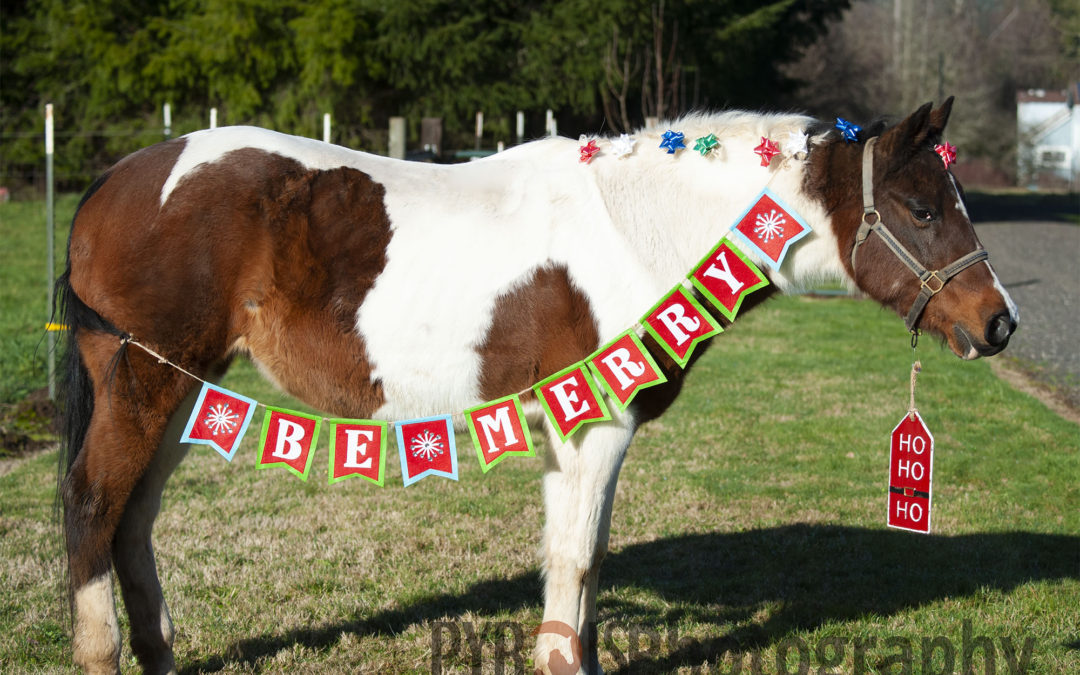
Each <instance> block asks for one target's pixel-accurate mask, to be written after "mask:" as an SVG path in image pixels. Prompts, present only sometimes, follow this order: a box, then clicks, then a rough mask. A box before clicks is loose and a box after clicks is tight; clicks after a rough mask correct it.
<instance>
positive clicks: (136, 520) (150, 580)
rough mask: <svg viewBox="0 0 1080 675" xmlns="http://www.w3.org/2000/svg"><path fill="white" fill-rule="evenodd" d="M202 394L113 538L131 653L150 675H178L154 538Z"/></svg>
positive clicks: (179, 420)
mask: <svg viewBox="0 0 1080 675" xmlns="http://www.w3.org/2000/svg"><path fill="white" fill-rule="evenodd" d="M197 394H198V392H197V391H196V390H192V392H191V393H190V394H188V396H187V398H186V399H185V400H184V403H183V404H181V406H180V408H179V409H177V411H176V412H175V413H173V416H172V419H171V421H170V422H169V425H168V427H166V429H165V435H164V437H163V438H162V440H161V443H160V444H159V446H158V449H157V452H156V453H154V458H153V460H151V462H150V466H149V467H148V468H147V469H146V472H145V473H144V474H143V477H142V478H141V479H140V480H139V482H138V483H137V484H136V485H135V489H134V490H133V491H132V493H131V497H130V498H128V501H127V506H126V507H125V508H124V516H123V518H122V519H121V520H120V525H119V527H118V528H117V530H116V537H115V538H114V539H113V555H112V557H113V564H114V565H115V566H116V577H117V580H118V581H119V582H120V592H121V595H122V596H123V598H124V608H125V609H126V610H127V614H128V619H129V621H130V623H131V651H132V652H134V653H135V656H136V657H137V658H138V659H139V663H140V664H141V665H142V668H143V672H146V673H172V672H176V664H175V662H174V660H173V653H172V646H173V637H174V633H173V624H172V618H171V617H170V616H169V607H168V605H167V604H166V603H165V597H164V596H163V595H162V592H161V582H160V581H159V580H158V573H157V563H156V561H155V559H154V548H153V544H152V542H151V540H150V534H151V531H152V529H153V527H154V520H155V519H156V518H157V515H158V511H160V509H161V493H162V490H164V489H165V482H166V481H167V480H168V479H169V476H170V475H172V472H173V470H174V469H176V467H177V465H178V464H179V463H180V462H181V460H183V459H184V456H185V455H186V454H187V446H186V445H184V444H182V443H180V436H181V434H182V433H183V429H184V425H185V423H186V422H187V419H188V416H189V415H190V414H191V410H192V408H193V407H194V405H195V400H196V399H197V398H198V395H197Z"/></svg>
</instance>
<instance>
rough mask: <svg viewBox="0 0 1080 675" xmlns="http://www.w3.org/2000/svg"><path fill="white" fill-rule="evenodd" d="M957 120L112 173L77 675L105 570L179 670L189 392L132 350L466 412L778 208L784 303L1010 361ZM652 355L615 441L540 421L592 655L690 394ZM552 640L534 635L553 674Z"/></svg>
mask: <svg viewBox="0 0 1080 675" xmlns="http://www.w3.org/2000/svg"><path fill="white" fill-rule="evenodd" d="M950 108H951V99H950V100H948V101H946V102H945V104H944V105H942V106H941V107H940V108H938V109H933V108H932V106H931V105H930V104H926V105H925V106H923V107H921V108H919V109H918V110H917V111H916V112H914V113H913V114H911V115H910V116H909V117H907V118H906V119H904V120H903V121H902V122H900V123H899V124H896V125H895V126H892V127H888V126H886V125H885V124H883V123H882V124H877V125H875V127H874V128H872V129H868V130H866V131H863V132H862V133H861V134H860V135H859V136H858V137H857V139H855V140H853V141H851V140H847V139H844V138H842V136H841V134H839V133H838V132H837V131H836V130H832V129H831V128H830V127H829V126H828V125H826V124H823V123H820V122H818V121H815V120H813V119H810V118H807V117H803V116H796V115H773V114H751V113H744V112H727V113H721V114H702V115H694V116H690V117H687V118H683V119H681V120H678V121H676V122H674V123H672V125H671V127H672V128H675V129H679V130H682V131H684V132H685V133H686V137H687V138H694V137H696V136H704V135H706V134H709V133H712V134H715V135H716V136H717V137H718V139H719V142H720V145H719V148H718V149H716V151H715V152H713V153H711V154H710V155H709V156H703V155H698V154H696V153H694V152H693V151H691V150H683V151H682V152H681V153H680V154H678V155H675V156H672V155H670V154H668V153H665V152H663V151H661V150H658V149H657V147H656V146H657V141H658V140H659V139H660V133H659V130H648V129H647V130H643V131H640V132H638V133H637V135H636V139H637V145H636V147H635V148H634V149H633V151H632V153H631V154H630V155H629V156H625V157H617V156H616V155H615V154H614V153H605V152H601V153H600V154H599V155H598V156H596V157H595V158H594V159H593V160H592V161H591V162H587V163H586V162H582V161H579V153H578V144H577V143H575V142H574V141H572V140H569V139H565V138H547V139H543V140H538V141H535V142H531V143H527V144H524V145H522V146H519V147H516V148H514V149H512V150H509V151H507V152H504V153H501V154H499V155H496V156H493V157H491V158H488V159H484V160H482V161H478V162H474V163H470V164H464V165H457V166H437V165H429V164H419V163H409V162H401V161H395V160H392V159H387V158H384V157H378V156H373V155H368V154H364V153H360V152H355V151H352V150H348V149H345V148H342V147H339V146H334V145H329V144H324V143H319V142H316V141H312V140H308V139H304V138H296V137H291V136H285V135H282V134H278V133H274V132H270V131H266V130H261V129H254V128H244V127H238V128H220V129H214V130H208V131H200V132H196V133H193V134H191V135H188V136H185V137H182V138H178V139H175V140H170V141H166V142H164V143H160V144H158V145H155V146H152V147H149V148H146V149H143V150H140V151H138V152H136V153H134V154H132V155H130V156H128V157H127V158H125V159H123V160H121V161H120V162H119V163H118V164H116V165H115V166H114V167H112V168H111V169H110V170H109V171H108V172H107V173H105V175H103V176H102V177H101V178H100V179H98V180H97V181H96V182H95V183H94V184H93V186H92V187H91V188H90V190H89V191H88V192H87V194H86V196H85V197H84V198H83V201H82V203H81V204H80V206H79V209H78V212H77V215H76V216H75V220H74V223H73V226H72V230H71V238H70V242H69V245H68V267H67V270H66V272H65V273H64V274H63V275H62V277H61V278H60V279H59V281H58V282H57V283H58V287H59V291H60V293H61V295H62V298H63V302H64V312H65V320H66V322H67V323H68V325H69V327H70V331H69V333H68V335H69V345H68V347H69V348H68V351H67V358H68V363H67V373H68V382H67V386H66V401H67V405H66V408H67V410H66V412H67V428H66V435H65V452H64V453H62V457H61V483H60V486H59V489H60V491H61V495H62V501H63V507H64V529H65V534H66V545H67V555H68V569H69V579H70V592H71V601H72V606H73V621H74V640H73V644H74V660H75V662H76V663H77V664H79V665H80V666H82V667H83V668H84V669H85V670H86V671H87V672H92V673H114V672H118V668H119V666H118V659H119V654H120V634H119V629H118V623H117V614H116V607H115V599H114V596H113V583H112V575H113V573H114V572H115V574H116V578H117V579H118V580H119V586H120V591H121V593H122V594H123V598H124V604H125V606H126V608H127V612H128V615H129V618H130V624H131V648H132V651H133V652H134V654H135V655H136V656H137V657H138V659H139V661H140V663H141V664H142V666H143V668H144V670H146V671H148V672H155V673H156V672H173V671H175V668H176V666H175V663H174V659H173V654H172V643H173V636H174V632H173V626H172V622H171V620H170V618H169V611H168V609H167V606H166V603H165V599H164V597H163V596H162V591H161V586H160V583H159V581H158V575H157V568H156V563H155V560H154V554H153V548H152V546H151V529H152V526H153V523H154V519H155V518H156V516H157V513H158V511H159V508H160V503H161V494H162V490H163V488H164V486H165V483H166V480H167V479H168V477H169V474H170V473H171V472H172V471H173V469H174V468H175V467H176V466H177V464H178V463H179V462H180V461H181V459H182V458H183V456H184V454H185V452H186V445H185V444H181V443H180V442H179V438H180V431H181V429H182V427H183V422H184V421H185V420H186V419H187V416H188V415H189V413H190V411H191V409H192V405H193V402H194V399H195V396H196V386H197V384H198V383H197V382H196V381H195V380H194V379H192V378H191V377H189V376H188V375H186V374H185V373H183V372H180V371H179V370H177V369H174V368H171V367H169V366H167V365H163V364H162V363H161V362H159V361H158V360H157V359H155V358H153V357H151V356H150V355H148V354H147V353H145V352H144V351H142V350H137V349H131V348H130V345H129V342H128V341H127V338H129V337H130V336H134V337H135V338H137V339H138V341H139V342H140V343H141V344H144V345H148V346H151V347H152V348H153V349H154V350H155V351H156V352H157V353H159V354H161V355H164V356H166V357H167V358H168V359H169V360H170V361H171V362H172V363H175V364H180V365H182V366H183V367H184V368H185V369H187V370H188V371H190V372H191V373H194V374H196V375H198V376H199V377H202V378H205V379H208V380H214V379H216V378H219V377H220V376H221V375H222V374H223V373H224V372H225V369H226V367H227V366H228V364H229V362H230V360H231V359H232V358H233V357H234V356H235V355H237V354H245V355H247V356H248V357H249V358H250V359H252V360H253V361H254V362H255V363H256V364H257V365H258V367H259V369H260V370H261V371H262V372H263V373H264V374H265V375H266V376H267V377H268V378H269V379H271V380H272V381H273V382H274V383H276V384H277V385H278V386H280V387H281V388H282V389H284V390H285V391H287V392H289V393H291V394H292V395H294V396H296V397H298V398H300V399H302V400H304V401H306V402H307V403H309V404H310V405H312V406H314V407H316V408H318V409H321V410H323V411H326V412H327V413H328V414H332V415H335V416H339V417H349V418H378V419H387V420H394V419H404V418H413V417H419V416H423V415H431V414H437V413H443V412H448V411H460V410H463V409H465V408H468V407H471V406H474V405H477V404H479V403H482V402H484V401H489V400H493V399H496V398H499V397H501V396H504V395H507V394H510V393H513V392H518V391H522V390H525V389H526V388H528V387H529V386H530V385H532V384H533V383H535V382H538V381H540V380H541V379H542V378H544V377H545V376H547V375H549V374H552V373H555V372H557V371H559V370H561V369H563V368H564V367H566V366H568V365H570V364H573V363H575V362H577V361H579V360H581V359H583V358H585V357H587V356H588V355H589V354H591V353H592V352H593V351H594V350H596V349H597V347H598V346H600V345H601V344H604V342H605V341H606V340H608V339H611V338H612V337H613V336H615V335H616V334H617V333H618V332H620V331H621V330H623V329H624V328H626V327H627V326H632V325H634V324H635V322H636V321H637V319H638V318H639V317H640V315H641V312H642V311H643V310H644V309H645V308H648V307H649V306H650V305H652V304H653V303H654V302H655V300H656V299H657V298H659V297H661V296H662V295H663V293H664V292H665V291H667V290H669V289H670V288H671V287H672V285H673V284H675V283H678V281H679V280H681V279H683V278H684V277H685V274H686V271H687V269H689V268H691V266H692V265H693V264H694V263H695V262H697V261H698V260H700V258H701V256H702V255H703V253H705V252H707V251H708V250H710V248H711V247H712V246H713V245H714V244H715V243H716V242H717V241H719V240H720V238H721V237H722V236H723V235H724V234H725V232H726V230H727V228H728V227H730V225H731V224H732V223H733V222H734V221H735V220H736V218H737V216H738V215H739V214H740V213H741V212H743V211H744V210H745V208H746V207H747V206H748V205H749V203H750V202H751V200H752V199H753V198H754V197H755V196H756V195H757V194H759V193H760V192H761V190H762V189H763V188H764V187H766V186H768V188H769V190H770V191H771V192H772V193H773V194H775V195H777V196H778V197H780V198H781V199H782V200H783V201H784V202H785V203H786V204H787V205H790V206H791V207H792V208H793V209H794V210H795V211H797V212H798V213H799V214H800V215H801V216H802V217H803V218H804V219H805V220H806V222H807V223H808V224H809V225H810V226H811V228H812V234H810V235H809V236H807V237H805V238H803V239H802V240H801V241H799V242H798V243H797V244H796V245H794V246H793V247H792V249H791V251H790V253H789V255H788V256H787V258H786V259H785V260H784V262H783V264H782V265H781V266H780V267H779V269H775V270H774V269H770V268H769V267H767V266H766V265H764V264H762V263H763V261H762V260H761V258H760V254H758V253H757V252H756V251H754V250H750V248H749V247H746V246H744V247H742V248H744V253H745V254H746V255H747V256H748V257H749V258H750V259H751V260H752V261H754V262H755V263H757V264H758V267H760V268H761V269H763V270H766V273H767V275H768V278H769V281H770V282H771V286H770V288H773V289H777V290H779V291H786V290H790V289H797V288H799V287H802V286H803V285H804V284H807V283H809V282H812V281H814V280H816V279H819V278H826V277H838V278H840V279H843V280H846V281H847V282H848V283H850V285H852V286H854V287H857V288H858V289H860V290H861V291H862V292H863V293H865V294H867V295H869V296H870V297H872V298H874V299H875V300H877V301H878V302H879V303H881V304H882V305H884V306H885V307H888V308H891V309H893V310H895V311H896V312H897V313H899V314H900V315H902V316H904V315H906V316H908V321H909V327H911V328H912V329H913V330H922V331H926V332H929V333H931V334H935V335H937V336H939V337H941V338H942V339H943V340H944V341H945V342H947V343H948V345H949V347H950V348H951V349H952V351H954V352H955V353H956V354H957V355H958V356H960V357H962V358H965V359H969V358H975V357H978V356H981V355H990V354H994V353H996V352H998V351H1000V350H1001V349H1003V348H1004V347H1005V345H1006V344H1007V342H1008V340H1009V336H1010V334H1011V333H1012V332H1013V330H1014V329H1015V327H1016V322H1017V314H1016V309H1015V307H1014V305H1013V304H1012V301H1011V300H1010V298H1009V296H1008V294H1007V293H1006V292H1005V290H1004V289H1003V288H1002V285H1001V284H1000V283H999V281H998V279H997V277H996V276H995V274H994V272H993V270H992V268H991V267H990V265H989V262H984V261H985V257H986V256H985V252H984V251H983V250H982V246H981V245H980V243H979V241H978V239H977V238H976V236H975V232H974V230H973V228H972V225H971V222H970V220H969V218H968V214H967V211H966V210H965V207H964V202H963V197H962V193H961V192H960V188H959V186H958V184H957V182H956V180H955V179H954V178H953V176H952V174H951V173H950V172H949V170H948V167H947V166H946V165H944V164H943V162H942V159H941V158H940V157H939V156H938V155H937V154H935V152H934V150H933V147H934V144H935V143H938V142H939V141H940V138H941V135H942V131H943V129H944V127H945V123H946V121H947V119H948V116H949V111H950ZM789 134H795V135H796V137H797V138H801V137H802V134H806V135H807V136H808V138H809V144H808V146H807V147H806V149H805V150H803V151H801V152H797V153H794V154H791V155H790V156H780V157H775V158H773V159H772V161H770V162H768V165H767V166H761V162H759V158H758V157H757V156H756V155H755V154H754V152H753V151H752V149H753V148H754V146H755V144H757V143H758V142H759V140H760V139H761V138H762V137H766V138H772V139H785V138H787V137H788V136H789ZM919 270H922V271H921V272H920V271H919ZM928 270H932V272H931V271H928ZM927 289H928V290H927ZM759 295H763V294H760V293H759V294H756V296H754V297H757V296H759ZM748 304H749V303H748ZM913 306H915V307H916V309H912V308H913ZM744 311H745V307H744ZM718 318H719V317H718ZM645 341H646V346H648V347H649V348H650V351H652V352H653V353H654V354H656V355H658V360H659V361H660V366H661V368H662V369H663V370H664V371H665V373H666V375H667V378H668V382H667V383H666V384H664V385H662V386H656V387H652V388H649V389H647V390H644V391H642V392H641V394H640V395H639V396H638V397H637V398H636V399H635V400H634V402H633V403H632V404H631V406H630V407H629V408H628V409H627V410H626V411H625V412H618V411H617V410H615V409H614V406H612V408H613V419H611V420H610V421H607V422H602V423H598V424H593V425H590V426H589V427H587V428H585V429H583V430H582V431H580V432H579V433H577V434H576V435H574V436H573V437H572V438H570V439H568V440H566V441H565V442H564V441H562V440H561V439H560V437H559V436H558V435H557V434H556V433H554V431H553V428H552V426H551V423H550V422H548V421H547V420H546V419H545V418H544V416H543V415H542V414H538V411H539V410H540V408H539V405H538V404H537V402H536V401H535V399H533V400H531V401H526V414H527V416H529V417H530V419H531V421H532V423H533V424H535V425H543V426H545V427H546V428H547V431H548V437H549V443H548V446H547V451H546V461H545V470H546V473H545V476H544V479H543V484H544V498H545V504H546V511H545V521H546V524H545V530H544V533H543V548H542V557H543V570H544V580H545V582H544V583H545V587H544V614H543V618H544V621H545V622H561V623H562V624H565V625H566V626H569V627H570V629H571V630H573V631H575V632H576V633H578V634H582V635H584V634H585V632H586V631H589V629H590V626H591V625H592V624H593V622H595V618H596V614H595V601H596V593H597V580H598V575H599V569H600V562H601V560H602V559H603V557H604V554H605V552H606V550H607V542H608V529H609V523H610V517H611V508H612V500H613V497H614V494H615V483H616V480H617V477H618V473H619V468H620V466H621V465H622V461H623V457H624V455H625V453H626V450H627V447H628V446H629V445H630V440H631V438H633V436H634V431H635V429H637V427H638V426H639V425H641V424H643V423H645V422H647V421H649V420H651V419H653V418H655V417H656V416H657V415H659V414H661V413H662V412H663V411H664V409H665V408H666V407H667V406H668V405H669V404H670V403H671V402H672V400H673V399H674V398H675V396H676V395H677V394H678V392H679V389H680V387H681V382H682V375H683V373H684V372H685V371H684V370H683V369H681V368H678V367H676V365H675V364H674V363H673V362H672V361H671V360H670V359H668V358H667V357H666V355H665V354H664V353H663V351H662V350H660V349H657V348H656V347H657V345H656V343H655V342H654V341H652V338H651V337H648V336H646V337H645ZM559 639H561V638H560V637H559V636H557V635H548V634H544V633H541V634H540V636H539V638H538V642H537V646H536V652H535V664H536V666H537V668H538V669H539V670H545V669H547V668H549V666H550V665H552V664H553V663H554V661H556V660H557V658H558V657H555V656H554V654H555V652H556V651H557V641H558V640H559ZM583 642H584V644H585V645H586V653H585V654H584V655H583V658H582V668H581V669H582V671H584V672H590V673H592V672H599V664H598V662H597V657H596V645H595V641H593V640H588V639H586V640H583Z"/></svg>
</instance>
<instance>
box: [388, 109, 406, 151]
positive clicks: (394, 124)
mask: <svg viewBox="0 0 1080 675" xmlns="http://www.w3.org/2000/svg"><path fill="white" fill-rule="evenodd" d="M390 156H391V157H393V158H394V159H405V118H404V117H391V118H390Z"/></svg>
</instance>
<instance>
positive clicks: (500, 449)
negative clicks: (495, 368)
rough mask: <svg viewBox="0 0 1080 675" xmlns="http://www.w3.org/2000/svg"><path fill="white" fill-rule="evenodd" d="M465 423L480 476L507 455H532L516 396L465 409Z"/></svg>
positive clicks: (533, 453)
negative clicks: (480, 472)
mask: <svg viewBox="0 0 1080 675" xmlns="http://www.w3.org/2000/svg"><path fill="white" fill-rule="evenodd" d="M465 420H466V421H467V422H468V424H469V435H470V436H472V441H473V445H474V446H476V456H477V458H478V459H479V460H480V468H481V469H483V470H484V473H487V472H488V471H489V470H490V469H491V467H493V466H495V465H496V464H498V463H499V462H500V461H502V460H503V459H504V458H506V457H507V456H511V455H516V456H521V457H532V456H534V455H535V451H534V450H533V444H532V435H531V434H530V433H529V425H528V424H527V423H526V422H525V415H524V414H523V413H522V410H521V401H520V400H519V398H518V396H517V395H516V394H515V395H513V396H506V397H504V398H500V399H498V400H496V401H490V402H488V403H485V404H484V405H481V406H477V407H475V408H470V409H468V410H466V411H465Z"/></svg>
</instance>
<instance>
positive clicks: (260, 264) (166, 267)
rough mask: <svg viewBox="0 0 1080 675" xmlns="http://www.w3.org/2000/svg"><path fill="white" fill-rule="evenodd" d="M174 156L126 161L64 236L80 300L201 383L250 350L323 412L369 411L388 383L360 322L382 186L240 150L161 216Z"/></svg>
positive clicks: (384, 240) (190, 184)
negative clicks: (377, 371) (377, 372)
mask: <svg viewBox="0 0 1080 675" xmlns="http://www.w3.org/2000/svg"><path fill="white" fill-rule="evenodd" d="M182 147H183V146H182V141H177V142H175V143H172V144H170V143H166V144H162V145H159V146H154V147H152V148H148V149H147V150H144V151H141V152H139V153H136V154H134V155H132V156H130V157H128V158H127V159H125V160H124V161H122V162H121V163H120V164H118V165H117V166H116V167H115V169H114V170H113V173H112V175H111V176H110V179H109V180H108V181H106V182H105V183H104V184H103V185H102V186H101V187H100V188H99V189H98V191H97V192H96V193H95V194H94V195H93V197H92V198H91V199H90V200H88V201H87V203H86V204H85V205H84V207H83V209H82V211H81V212H80V213H79V216H78V218H77V220H76V223H75V226H74V228H73V232H72V239H71V241H72V243H71V249H72V258H71V260H72V274H71V282H72V287H73V288H74V289H75V291H76V293H78V295H79V296H80V297H81V298H83V300H84V301H85V302H86V304H87V305H88V306H90V307H92V308H94V309H95V310H97V312H98V313H99V314H101V315H102V316H104V317H105V318H107V319H108V320H109V321H110V322H112V323H113V324H114V325H116V326H117V327H118V328H119V329H120V330H123V331H125V332H128V333H131V334H132V335H134V336H136V337H137V338H138V339H140V340H141V341H143V342H145V343H147V344H148V345H150V346H152V347H154V348H155V349H156V350H157V351H159V352H160V353H162V354H164V355H166V356H167V357H168V358H170V359H171V360H173V361H175V362H177V363H179V364H181V365H183V366H184V367H186V368H188V369H189V370H192V371H193V372H195V373H196V374H200V373H205V372H207V371H208V370H209V369H210V368H212V367H213V366H214V365H215V364H217V363H220V362H222V361H223V360H224V359H226V358H227V355H228V354H229V353H230V351H235V350H247V351H249V352H250V353H251V354H252V356H253V357H254V358H255V359H256V360H257V361H258V362H259V363H260V364H261V366H262V367H263V368H264V369H265V370H266V371H267V374H268V375H270V376H271V377H272V378H273V379H274V380H276V381H277V382H278V383H279V384H280V385H281V386H282V387H284V388H285V389H286V390H287V391H288V392H290V393H292V394H294V395H296V396H297V397H299V398H301V399H303V400H304V401H306V402H307V403H309V404H311V405H313V406H315V407H317V408H320V409H322V410H325V411H327V412H329V413H332V414H335V415H343V416H350V417H358V416H365V415H368V414H370V413H371V412H372V411H374V410H375V409H377V408H378V407H379V406H380V405H382V403H383V394H382V386H381V383H379V382H373V381H371V379H370V375H371V368H370V364H369V363H368V361H367V358H366V353H365V349H364V344H363V340H362V338H361V337H360V336H359V335H358V334H357V332H356V327H355V323H356V318H355V317H356V311H357V309H358V308H359V306H360V303H361V302H363V299H364V296H365V295H366V294H367V291H368V290H369V289H370V288H371V286H372V284H373V283H374V280H375V278H376V277H377V276H378V274H379V273H380V272H381V271H382V269H383V267H384V266H385V263H386V246H387V244H388V243H389V241H390V236H391V233H390V223H389V219H388V217H387V214H386V208H385V205H384V202H383V197H384V193H385V190H384V188H383V187H382V186H381V185H379V184H377V183H375V182H374V181H373V180H371V178H370V177H369V176H367V175H366V174H364V173H362V172H360V171H356V170H354V169H347V168H338V169H333V170H329V171H316V170H309V169H306V168H304V167H303V166H302V165H301V164H300V163H298V162H296V161H295V160H292V159H289V158H286V157H283V156H280V155H276V154H273V153H268V152H266V151H262V150H256V149H243V150H237V151H234V152H230V153H228V154H226V155H225V156H223V157H221V158H220V159H218V160H217V161H215V162H213V163H209V164H206V165H203V166H201V167H199V168H197V169H195V170H194V171H193V172H192V173H190V174H188V175H187V176H186V177H185V178H184V179H183V180H182V181H181V182H180V183H179V184H178V185H177V187H176V189H175V190H173V192H172V194H171V195H170V196H169V199H168V200H167V201H166V203H165V204H164V205H160V194H161V186H162V184H164V182H165V180H166V179H167V177H168V174H169V172H170V170H171V167H172V165H173V164H174V163H175V160H176V157H177V156H178V155H179V152H180V149H181V148H182ZM162 367H165V366H162Z"/></svg>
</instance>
